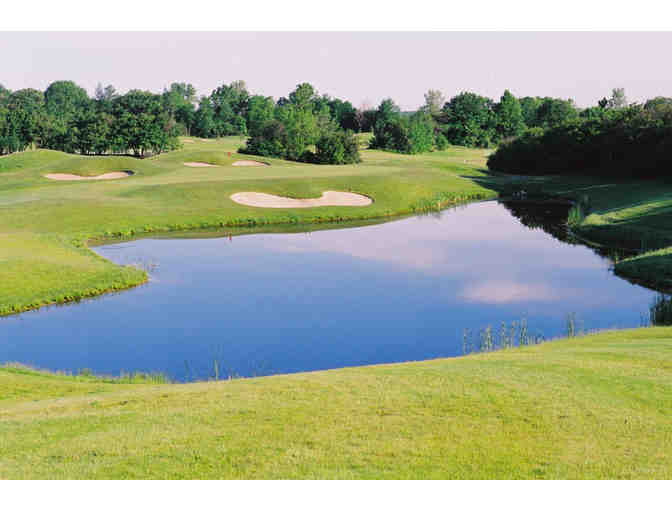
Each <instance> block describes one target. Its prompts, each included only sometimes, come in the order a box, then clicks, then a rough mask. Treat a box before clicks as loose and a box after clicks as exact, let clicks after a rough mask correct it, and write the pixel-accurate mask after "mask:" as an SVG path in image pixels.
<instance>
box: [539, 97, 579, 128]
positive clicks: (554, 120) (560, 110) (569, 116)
mask: <svg viewBox="0 0 672 510" xmlns="http://www.w3.org/2000/svg"><path fill="white" fill-rule="evenodd" d="M578 116H579V112H578V111H577V109H576V107H575V106H574V102H573V101H572V100H571V99H566V100H565V99H556V98H552V97H545V98H544V99H543V100H542V102H541V104H540V105H539V108H538V109H537V122H536V125H537V126H539V127H542V128H544V129H549V128H553V127H557V126H560V125H562V124H563V123H565V122H567V121H570V120H573V119H576V118H577V117H578Z"/></svg>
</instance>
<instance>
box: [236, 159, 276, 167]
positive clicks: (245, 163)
mask: <svg viewBox="0 0 672 510" xmlns="http://www.w3.org/2000/svg"><path fill="white" fill-rule="evenodd" d="M233 166H269V164H268V163H264V162H263V161H252V160H251V159H241V160H238V161H234V162H233Z"/></svg>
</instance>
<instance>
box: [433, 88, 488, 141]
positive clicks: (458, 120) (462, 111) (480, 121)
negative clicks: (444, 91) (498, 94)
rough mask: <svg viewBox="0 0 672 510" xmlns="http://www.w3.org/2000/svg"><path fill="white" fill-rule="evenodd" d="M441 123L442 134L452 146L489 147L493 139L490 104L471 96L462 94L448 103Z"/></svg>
mask: <svg viewBox="0 0 672 510" xmlns="http://www.w3.org/2000/svg"><path fill="white" fill-rule="evenodd" d="M440 123H441V124H442V126H441V131H442V133H443V134H444V136H445V137H446V138H447V139H448V141H449V142H450V143H451V144H453V145H464V146H467V147H489V146H490V145H492V143H493V142H494V140H495V138H496V131H495V127H496V124H497V120H496V114H495V112H494V103H493V101H492V100H491V99H488V98H487V97H483V96H479V95H478V94H474V93H472V92H463V93H461V94H459V95H457V96H455V97H453V98H452V99H451V100H450V101H449V102H447V103H446V104H445V105H444V107H443V111H442V115H441V116H440Z"/></svg>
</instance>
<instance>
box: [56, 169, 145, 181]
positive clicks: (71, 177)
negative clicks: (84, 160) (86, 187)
mask: <svg viewBox="0 0 672 510" xmlns="http://www.w3.org/2000/svg"><path fill="white" fill-rule="evenodd" d="M131 175H133V172H131V171H130V170H123V171H121V172H108V173H106V174H102V175H94V176H92V177H84V176H82V175H75V174H46V175H45V177H46V178H47V179H53V180H54V181H103V180H108V179H123V178H124V177H130V176H131Z"/></svg>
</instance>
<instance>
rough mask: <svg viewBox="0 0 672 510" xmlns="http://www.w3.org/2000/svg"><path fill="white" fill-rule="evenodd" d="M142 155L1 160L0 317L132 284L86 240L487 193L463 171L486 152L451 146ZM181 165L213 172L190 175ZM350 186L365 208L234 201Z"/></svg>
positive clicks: (350, 213)
mask: <svg viewBox="0 0 672 510" xmlns="http://www.w3.org/2000/svg"><path fill="white" fill-rule="evenodd" d="M187 140H189V139H185V141H184V148H183V149H182V150H180V151H175V152H172V153H168V154H163V155H161V156H157V157H154V158H151V159H145V160H141V159H135V158H130V157H118V156H101V157H91V156H76V155H70V154H64V153H59V152H54V151H48V150H38V151H29V152H25V153H18V154H15V155H12V156H6V157H3V158H0V209H1V210H2V214H1V215H0V236H2V239H3V244H2V246H3V251H2V252H0V314H7V313H12V312H18V311H22V310H27V309H31V308H36V307H38V306H41V305H44V304H49V303H60V302H67V301H72V300H76V299H80V298H82V297H86V296H92V295H96V294H100V293H102V292H105V291H107V290H116V289H122V288H127V287H130V286H133V285H137V284H139V283H142V282H144V281H145V280H146V275H145V273H144V271H142V270H141V269H138V268H133V267H126V268H120V267H117V266H114V265H113V264H111V263H109V262H107V261H105V260H103V259H101V258H100V257H98V256H96V255H95V254H93V253H92V252H90V251H89V250H88V249H87V248H86V244H87V242H88V241H90V240H97V241H100V240H109V239H122V238H128V237H130V236H135V235H140V234H146V233H154V232H175V231H184V230H193V229H203V228H219V229H224V233H228V232H229V231H234V230H235V233H240V232H241V230H240V227H253V226H263V225H274V224H275V225H296V224H299V223H326V222H334V221H343V220H367V219H374V218H385V217H389V216H393V215H398V214H403V213H410V212H418V211H422V210H426V209H434V210H435V209H436V208H437V207H439V206H446V205H450V204H451V203H456V202H464V201H468V200H473V199H478V198H486V197H494V196H496V193H495V192H494V191H492V190H488V189H485V188H484V187H482V186H480V185H478V184H476V183H474V182H472V181H471V180H469V179H468V178H465V176H471V175H482V172H481V171H480V170H478V169H479V168H483V167H484V163H485V159H484V158H485V155H486V152H485V151H482V150H470V149H464V148H452V149H449V150H447V151H443V152H440V153H433V154H428V155H425V156H405V155H398V154H392V153H385V152H380V151H364V163H363V164H360V165H342V166H329V165H310V164H304V163H292V162H287V161H282V160H271V159H266V161H268V162H270V163H271V165H270V166H263V167H253V166H232V163H233V162H234V161H236V160H240V159H256V160H264V158H256V157H250V156H244V155H240V154H237V153H236V150H237V148H238V147H239V146H240V145H241V144H242V143H243V141H244V139H242V138H239V137H231V138H225V139H221V140H211V141H200V140H195V139H191V140H192V141H191V142H187ZM185 162H201V163H210V164H214V165H217V166H214V167H200V168H193V167H187V166H185V165H184V163H185ZM123 170H127V171H128V170H130V171H133V172H134V175H133V176H131V177H129V178H126V179H120V180H110V181H93V182H91V181H53V180H50V179H47V178H45V177H44V175H45V174H47V173H71V174H75V175H83V176H93V175H100V174H103V173H107V172H114V171H123ZM327 190H335V191H354V192H358V193H362V194H364V195H367V196H369V197H371V198H373V200H374V203H373V204H372V205H370V206H367V207H356V208H348V207H320V208H310V209H296V210H291V209H260V208H255V207H246V206H242V205H239V204H236V203H235V202H233V201H232V200H231V199H230V198H229V197H230V195H231V194H233V193H235V192H239V191H261V192H267V193H273V194H277V195H283V196H290V197H295V198H310V197H319V196H320V195H321V193H322V192H323V191H327Z"/></svg>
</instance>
